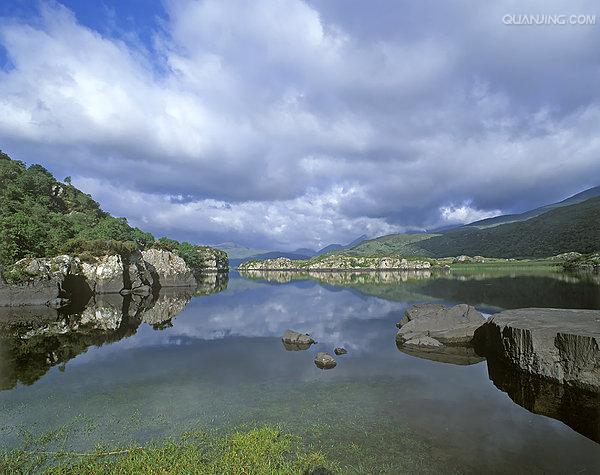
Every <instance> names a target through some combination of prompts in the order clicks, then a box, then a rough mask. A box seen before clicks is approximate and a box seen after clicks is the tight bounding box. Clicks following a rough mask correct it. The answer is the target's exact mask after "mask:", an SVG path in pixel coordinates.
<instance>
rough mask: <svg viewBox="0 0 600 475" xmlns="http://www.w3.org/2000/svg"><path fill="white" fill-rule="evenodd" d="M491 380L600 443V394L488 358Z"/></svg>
mask: <svg viewBox="0 0 600 475" xmlns="http://www.w3.org/2000/svg"><path fill="white" fill-rule="evenodd" d="M487 366H488V374H489V377H490V380H491V381H492V382H493V383H494V385H495V386H496V387H497V388H498V389H500V390H501V391H503V392H505V393H507V394H508V396H509V397H510V398H511V399H512V400H513V401H514V402H515V403H517V404H518V405H519V406H522V407H524V408H525V409H527V410H528V411H530V412H533V413H534V414H540V415H543V416H547V417H551V418H553V419H557V420H559V421H562V422H564V423H565V424H567V425H568V426H569V427H571V428H572V429H574V430H576V431H577V432H579V433H580V434H582V435H584V436H585V437H587V438H589V439H591V440H593V441H595V442H598V443H600V394H599V393H592V392H587V391H583V390H580V389H576V388H573V387H571V386H568V385H563V384H558V383H554V382H552V381H549V380H547V379H543V378H540V377H537V376H533V375H531V374H528V373H524V372H521V371H516V370H514V369H512V368H510V367H508V366H506V365H505V364H504V363H502V362H500V361H496V360H493V359H488V362H487Z"/></svg>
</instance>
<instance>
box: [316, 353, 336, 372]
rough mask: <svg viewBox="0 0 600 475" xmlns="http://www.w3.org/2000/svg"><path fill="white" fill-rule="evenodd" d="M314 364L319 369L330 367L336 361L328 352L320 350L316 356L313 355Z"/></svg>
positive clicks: (333, 365) (334, 364) (332, 366)
mask: <svg viewBox="0 0 600 475" xmlns="http://www.w3.org/2000/svg"><path fill="white" fill-rule="evenodd" d="M315 365H316V366H317V368H320V369H332V368H335V367H336V365H337V362H336V361H335V358H334V357H333V356H331V355H330V354H329V353H325V352H324V351H320V352H319V353H317V356H315Z"/></svg>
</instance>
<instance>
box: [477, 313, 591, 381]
mask: <svg viewBox="0 0 600 475" xmlns="http://www.w3.org/2000/svg"><path fill="white" fill-rule="evenodd" d="M475 343H476V349H477V351H478V352H479V353H481V354H483V355H484V356H486V357H487V358H488V361H495V360H497V361H499V362H500V363H504V364H507V365H509V366H511V367H513V368H516V369H518V370H519V371H523V372H524V373H527V374H533V375H536V376H541V377H543V378H545V379H548V380H551V381H554V382H557V383H560V384H566V385H569V386H572V387H575V388H579V389H583V390H587V391H593V392H596V393H598V392H600V311H597V310H571V309H554V308H524V309H517V310H507V311H505V312H501V313H499V314H497V315H494V316H493V317H492V318H491V319H490V320H489V321H488V322H487V323H486V324H484V325H482V326H481V327H480V328H479V329H477V331H476V332H475Z"/></svg>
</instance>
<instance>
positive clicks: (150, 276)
mask: <svg viewBox="0 0 600 475" xmlns="http://www.w3.org/2000/svg"><path fill="white" fill-rule="evenodd" d="M210 249H211V248H202V252H204V253H205V255H206V256H209V255H212V257H211V258H210V259H209V258H208V257H207V260H206V261H205V262H206V265H207V266H212V267H207V269H208V270H209V271H212V270H214V269H216V270H218V271H220V270H222V269H223V266H224V265H225V264H224V263H223V262H224V261H223V255H221V254H224V253H222V252H221V251H216V250H215V252H214V253H211V252H209V250H210ZM224 255H225V258H224V259H225V261H226V259H227V257H226V254H224ZM198 269H204V267H202V266H200V267H199V268H198ZM11 272H12V274H11V275H17V276H18V277H19V282H18V283H6V282H5V281H4V280H2V281H0V306H8V307H14V306H21V305H45V304H48V305H53V306H55V307H57V308H58V307H64V306H66V305H68V304H69V303H70V301H71V299H75V298H79V299H80V300H82V305H85V303H86V302H87V301H88V300H89V298H90V297H91V296H92V295H102V294H116V293H121V294H122V295H129V294H131V295H139V296H148V295H150V294H151V293H153V292H154V293H155V292H157V291H158V289H160V288H162V287H196V286H197V280H196V277H195V276H194V275H195V273H194V271H192V269H191V268H190V267H189V266H188V265H187V264H186V262H185V261H184V260H183V259H182V258H181V257H179V256H178V255H176V254H174V253H173V252H170V251H165V250H159V249H149V250H147V251H142V252H140V251H134V252H132V253H129V254H127V255H119V254H115V255H106V256H100V257H87V258H86V259H85V260H82V259H80V258H79V257H75V256H68V255H65V256H57V257H53V258H43V259H22V260H21V261H19V262H17V263H16V264H15V265H14V266H13V268H12V269H11ZM215 274H216V275H217V276H219V277H218V278H217V279H216V280H217V281H218V282H221V283H223V282H224V283H225V285H226V282H227V279H226V278H223V277H221V276H222V275H224V274H223V273H221V272H217V273H215ZM197 275H198V277H199V280H201V281H202V282H203V283H204V280H205V276H210V275H211V273H210V272H208V273H198V274H197ZM212 280H215V279H212ZM212 283H213V282H211V284H212Z"/></svg>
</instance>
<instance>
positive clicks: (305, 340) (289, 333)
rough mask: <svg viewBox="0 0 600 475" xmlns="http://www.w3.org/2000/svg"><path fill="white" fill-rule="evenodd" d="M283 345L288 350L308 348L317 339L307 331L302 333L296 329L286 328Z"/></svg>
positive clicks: (282, 338)
mask: <svg viewBox="0 0 600 475" xmlns="http://www.w3.org/2000/svg"><path fill="white" fill-rule="evenodd" d="M281 341H282V342H283V346H284V348H285V349H286V350H288V351H299V350H307V349H308V348H310V345H312V344H313V343H314V342H315V340H313V339H312V338H311V337H310V335H307V334H306V333H300V332H297V331H294V330H286V331H285V333H284V334H283V336H282V337H281Z"/></svg>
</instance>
